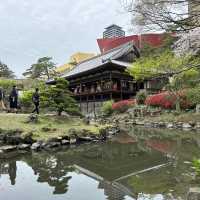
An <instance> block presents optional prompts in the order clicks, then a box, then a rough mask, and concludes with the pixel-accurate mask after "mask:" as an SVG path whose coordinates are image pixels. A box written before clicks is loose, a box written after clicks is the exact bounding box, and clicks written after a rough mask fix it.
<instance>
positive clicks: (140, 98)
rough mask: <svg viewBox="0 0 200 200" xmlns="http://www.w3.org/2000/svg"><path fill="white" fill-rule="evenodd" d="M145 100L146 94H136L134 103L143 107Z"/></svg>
mask: <svg viewBox="0 0 200 200" xmlns="http://www.w3.org/2000/svg"><path fill="white" fill-rule="evenodd" d="M146 98H147V93H146V92H143V91H142V92H138V93H137V95H136V101H137V104H139V105H144V104H145V100H146Z"/></svg>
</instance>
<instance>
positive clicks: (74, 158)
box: [0, 130, 199, 200]
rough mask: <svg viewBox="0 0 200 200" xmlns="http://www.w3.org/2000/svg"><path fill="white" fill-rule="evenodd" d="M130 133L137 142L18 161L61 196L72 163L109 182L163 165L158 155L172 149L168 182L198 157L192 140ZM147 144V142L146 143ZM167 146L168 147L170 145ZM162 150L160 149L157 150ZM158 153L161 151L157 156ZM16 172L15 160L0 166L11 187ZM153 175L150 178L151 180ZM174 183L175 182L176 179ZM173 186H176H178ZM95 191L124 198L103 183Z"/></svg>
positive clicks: (67, 185)
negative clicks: (186, 164) (29, 167)
mask: <svg viewBox="0 0 200 200" xmlns="http://www.w3.org/2000/svg"><path fill="white" fill-rule="evenodd" d="M134 134H135V135H136V136H137V137H136V140H137V143H131V144H129V143H128V144H120V143H118V142H117V141H115V142H107V143H103V144H90V145H81V146H79V147H77V148H75V149H69V150H67V151H59V152H57V153H52V152H51V153H47V152H41V153H38V154H37V153H33V154H32V155H30V154H28V155H25V156H24V157H23V158H22V160H24V161H25V162H26V163H27V164H28V165H29V166H31V167H32V169H33V171H34V173H35V175H37V176H38V179H37V181H38V182H40V183H48V185H49V186H51V187H54V194H64V193H66V192H67V191H68V189H69V180H70V179H71V177H70V176H69V175H68V173H69V172H72V171H73V170H72V168H71V167H70V166H72V165H73V164H76V165H79V166H81V167H83V168H85V169H88V170H90V171H91V172H94V173H96V174H98V175H99V176H101V177H103V178H104V179H106V180H109V181H112V180H114V179H116V178H119V177H121V176H124V175H127V174H129V173H133V172H135V171H139V170H144V169H146V168H149V167H152V166H155V165H158V164H163V163H165V162H166V161H168V159H167V158H166V157H164V156H163V153H165V152H162V150H165V151H166V150H167V149H170V150H171V148H173V151H170V152H169V153H171V152H172V153H173V154H174V156H175V158H176V159H175V161H176V162H175V164H176V165H175V167H174V168H170V170H168V171H169V172H170V175H169V176H170V180H171V177H178V178H179V177H181V174H182V173H183V171H184V170H186V168H185V167H186V166H185V165H183V161H185V160H188V159H191V158H192V157H193V156H194V155H197V156H198V153H199V146H198V145H197V144H196V143H195V141H194V140H193V139H192V137H191V138H190V139H185V138H182V137H174V138H171V139H170V138H167V137H168V136H167V137H161V136H158V134H159V133H158V132H155V131H154V130H149V132H148V131H145V130H143V131H141V132H140V131H139V130H138V132H137V131H135V132H134ZM147 141H149V143H148V144H147ZM165 142H166V144H165ZM171 144H172V147H171V146H170V145H171ZM162 147H164V148H163V149H161V148H162ZM159 150H161V151H160V152H161V153H160V152H159ZM16 170H17V167H16V161H14V160H10V161H9V160H8V161H5V162H1V163H0V174H9V176H10V180H11V184H15V179H16ZM153 176H154V175H153ZM153 176H152V177H150V178H152V179H153ZM154 177H155V176H154ZM164 180H165V179H164ZM173 180H174V179H173ZM177 181H179V180H178V179H177ZM181 181H182V179H180V183H181ZM174 183H175V181H174ZM170 185H171V181H170ZM176 185H179V183H177V184H176ZM127 186H128V185H127ZM99 188H102V189H104V193H105V195H107V196H108V199H109V200H113V199H116V200H123V199H124V196H125V195H124V193H123V192H122V193H121V192H119V191H118V190H117V189H115V188H113V187H112V186H109V185H107V184H105V183H103V182H99ZM133 188H134V187H133Z"/></svg>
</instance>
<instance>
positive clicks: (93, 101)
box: [63, 42, 144, 113]
mask: <svg viewBox="0 0 200 200" xmlns="http://www.w3.org/2000/svg"><path fill="white" fill-rule="evenodd" d="M139 56H140V53H139V51H138V49H137V48H136V47H135V46H134V44H133V43H132V42H129V43H126V44H124V45H121V46H119V47H117V48H114V49H112V50H110V51H107V52H106V53H103V54H100V55H98V56H95V57H93V58H90V59H88V60H85V61H83V62H81V63H79V64H78V65H76V66H75V67H74V68H73V69H72V70H71V71H69V72H67V73H66V74H64V75H63V77H64V78H66V79H67V80H68V81H69V83H70V90H71V91H72V93H73V96H74V97H75V99H76V100H77V101H78V102H79V103H80V108H81V111H82V112H83V113H92V112H98V111H99V110H100V108H101V106H102V104H103V102H105V101H107V100H111V99H113V100H116V101H117V100H122V99H129V98H131V97H133V96H134V95H135V94H136V92H137V91H139V90H140V89H143V88H144V84H143V83H138V82H136V81H134V80H133V78H132V77H131V76H130V75H129V74H128V72H127V71H126V70H127V68H128V67H130V66H131V65H132V63H133V62H134V61H135V59H136V58H138V57H139Z"/></svg>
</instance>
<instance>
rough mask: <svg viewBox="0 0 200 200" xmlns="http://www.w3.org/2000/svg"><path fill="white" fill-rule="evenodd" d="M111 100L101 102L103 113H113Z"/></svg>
mask: <svg viewBox="0 0 200 200" xmlns="http://www.w3.org/2000/svg"><path fill="white" fill-rule="evenodd" d="M113 103H114V102H113V101H106V102H104V103H103V106H102V112H103V114H104V115H111V114H112V113H113V109H112V104H113Z"/></svg>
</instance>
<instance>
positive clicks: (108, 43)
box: [97, 33, 165, 53]
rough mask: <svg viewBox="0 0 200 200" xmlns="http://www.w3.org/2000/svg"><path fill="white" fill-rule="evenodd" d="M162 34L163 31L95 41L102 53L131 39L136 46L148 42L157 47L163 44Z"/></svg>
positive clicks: (140, 46)
mask: <svg viewBox="0 0 200 200" xmlns="http://www.w3.org/2000/svg"><path fill="white" fill-rule="evenodd" d="M164 36H165V33H150V34H143V35H131V36H126V37H120V38H105V39H97V43H98V45H99V49H100V51H101V53H103V52H106V51H109V50H111V49H113V48H116V47H117V46H120V45H122V44H125V43H127V42H131V41H132V42H133V43H134V45H135V46H136V47H137V48H142V46H143V45H144V44H148V45H151V46H153V47H159V46H161V45H162V44H163V41H164V39H165V37H164Z"/></svg>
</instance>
